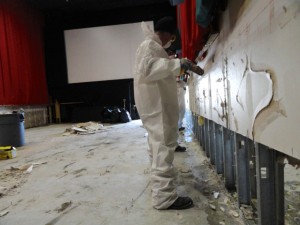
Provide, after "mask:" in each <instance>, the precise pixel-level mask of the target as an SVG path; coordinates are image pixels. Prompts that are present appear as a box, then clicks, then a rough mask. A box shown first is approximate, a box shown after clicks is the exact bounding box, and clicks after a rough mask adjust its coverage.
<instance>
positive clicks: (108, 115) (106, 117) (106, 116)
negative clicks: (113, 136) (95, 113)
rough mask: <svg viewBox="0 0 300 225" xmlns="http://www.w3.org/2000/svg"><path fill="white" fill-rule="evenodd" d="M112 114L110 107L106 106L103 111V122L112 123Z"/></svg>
mask: <svg viewBox="0 0 300 225" xmlns="http://www.w3.org/2000/svg"><path fill="white" fill-rule="evenodd" d="M111 115H112V110H111V109H109V108H108V107H104V108H103V110H102V113H101V116H102V119H101V122H102V123H110V120H111Z"/></svg>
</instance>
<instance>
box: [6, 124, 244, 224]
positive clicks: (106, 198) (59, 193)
mask: <svg viewBox="0 0 300 225" xmlns="http://www.w3.org/2000/svg"><path fill="white" fill-rule="evenodd" d="M70 126H71V125H70V124H61V125H50V126H46V127H39V128H31V129H27V130H26V131H25V134H26V145H25V146H24V147H22V148H19V150H18V156H17V158H15V159H11V160H2V161H0V174H1V175H0V178H1V179H0V224H1V225H15V224H22V225H27V224H28V225H32V224H42V225H43V224H46V225H53V224H56V225H59V224H64V225H65V224H75V225H76V224H78V225H79V224H83V225H89V224H94V225H95V224H101V225H120V224H122V225H132V224H138V225H147V224H149V225H150V224H163V225H176V224H182V225H189V224H190V225H196V224H201V225H208V224H209V225H218V224H228V225H229V224H230V225H234V224H243V222H242V220H241V217H240V215H238V214H237V213H238V211H237V210H236V203H235V202H234V200H233V199H232V197H231V196H230V195H229V194H228V193H227V191H226V190H225V188H224V186H223V184H222V182H221V178H220V177H219V175H216V174H215V173H214V171H213V169H212V168H211V166H210V164H209V163H208V160H207V158H206V157H205V156H204V154H203V151H202V150H201V149H200V147H199V146H198V144H197V143H196V142H195V141H193V138H192V133H191V131H190V129H187V130H186V131H185V132H183V133H182V134H181V136H180V142H181V144H182V145H184V146H186V147H187V148H188V151H187V152H185V153H176V155H175V161H174V165H175V167H176V168H177V171H178V176H177V180H176V184H177V186H178V192H179V193H180V194H181V195H189V196H191V197H192V198H193V200H194V203H195V207H194V208H192V209H189V210H183V211H169V210H162V211H158V210H155V209H153V208H152V206H151V190H150V184H149V162H148V156H147V140H146V138H145V130H144V128H142V127H141V122H140V121H132V122H130V123H127V124H117V125H112V126H110V125H107V126H106V128H107V129H105V130H104V131H101V132H98V133H95V134H90V135H69V136H63V135H62V134H63V133H64V131H65V130H66V128H68V127H70ZM32 163H34V166H33V169H32V171H31V173H26V171H23V170H15V169H14V170H11V167H14V168H20V167H21V166H23V165H28V164H32ZM214 193H219V194H218V198H215V197H214V195H213V194H214ZM213 206H214V207H215V209H214V208H213ZM1 213H3V214H1ZM1 215H2V216H1ZM235 216H238V218H236V217H235Z"/></svg>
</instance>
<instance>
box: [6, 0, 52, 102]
mask: <svg viewBox="0 0 300 225" xmlns="http://www.w3.org/2000/svg"><path fill="white" fill-rule="evenodd" d="M42 29H43V17H42V15H41V14H40V13H39V12H38V11H36V10H35V9H33V8H31V7H30V6H29V5H27V4H26V3H25V1H23V0H1V1H0V105H31V104H47V103H48V91H47V83H46V74H45V61H44V46H43V35H42Z"/></svg>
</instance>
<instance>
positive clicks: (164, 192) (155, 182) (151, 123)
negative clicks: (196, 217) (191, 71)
mask: <svg viewBox="0 0 300 225" xmlns="http://www.w3.org/2000/svg"><path fill="white" fill-rule="evenodd" d="M142 29H143V32H144V34H145V40H144V41H143V42H142V43H141V45H140V46H139V48H138V49H137V52H136V61H135V68H134V97H135V104H136V107H137V110H138V113H139V115H140V118H141V120H142V122H143V125H144V127H145V129H146V130H147V132H148V144H149V156H150V163H151V185H152V205H153V207H154V208H156V209H166V208H168V207H169V206H170V205H172V204H173V203H174V201H175V200H176V199H177V197H178V196H177V192H176V188H175V186H174V184H173V181H174V179H175V173H174V168H173V159H174V151H175V148H176V147H177V137H178V135H177V130H178V124H177V123H178V99H177V86H176V79H175V78H176V76H178V75H179V74H180V69H181V68H180V60H179V59H169V58H168V54H167V53H166V51H165V50H164V48H163V47H162V43H161V41H160V39H159V37H158V36H157V35H156V34H155V33H154V32H153V31H152V30H151V29H150V28H149V27H148V26H147V25H146V24H145V23H142Z"/></svg>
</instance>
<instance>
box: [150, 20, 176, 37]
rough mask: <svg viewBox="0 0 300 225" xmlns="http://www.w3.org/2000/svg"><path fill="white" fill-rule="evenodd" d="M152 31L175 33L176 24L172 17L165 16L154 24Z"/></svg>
mask: <svg viewBox="0 0 300 225" xmlns="http://www.w3.org/2000/svg"><path fill="white" fill-rule="evenodd" d="M154 31H155V32H156V31H161V32H168V33H171V34H176V31H177V24H176V21H175V19H174V18H173V17H171V16H166V17H163V18H161V19H160V20H158V21H157V22H156V24H155V25H154Z"/></svg>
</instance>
